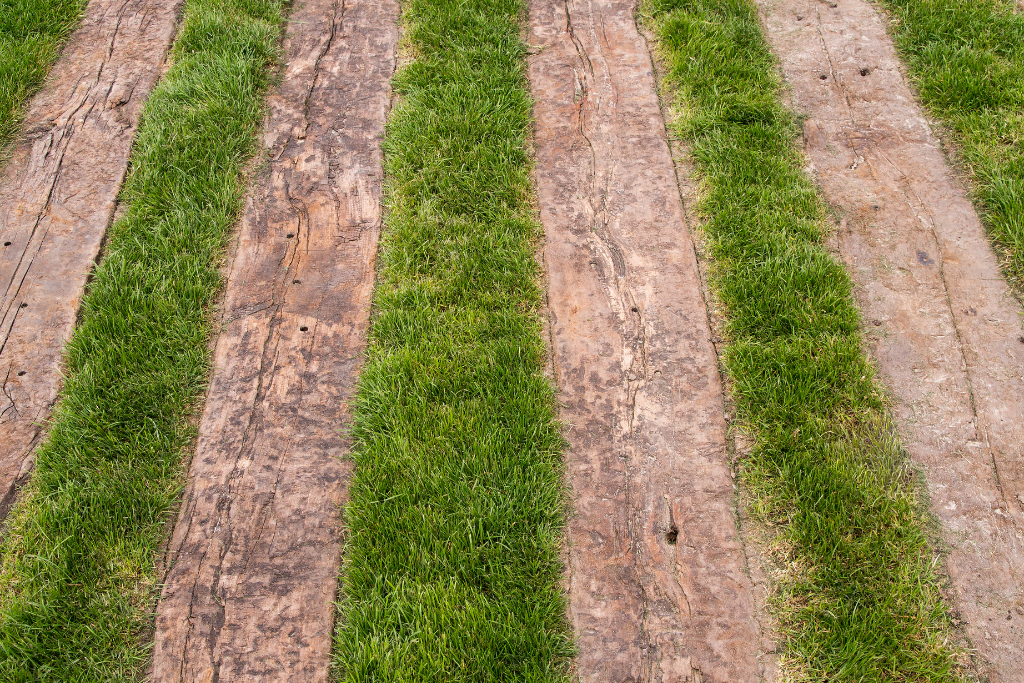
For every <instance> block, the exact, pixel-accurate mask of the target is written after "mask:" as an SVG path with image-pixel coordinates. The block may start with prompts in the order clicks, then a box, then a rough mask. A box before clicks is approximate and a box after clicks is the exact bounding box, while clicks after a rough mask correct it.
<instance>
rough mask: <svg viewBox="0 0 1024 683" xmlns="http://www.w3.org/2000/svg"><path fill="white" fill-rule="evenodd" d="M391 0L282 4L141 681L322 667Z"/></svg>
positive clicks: (363, 306) (243, 677)
mask: <svg viewBox="0 0 1024 683" xmlns="http://www.w3.org/2000/svg"><path fill="white" fill-rule="evenodd" d="M397 22H398V3H397V2H396V1H395V0H346V1H345V2H344V3H342V2H341V0H334V1H333V2H332V0H310V1H309V2H306V3H304V4H301V5H298V6H297V8H296V9H295V10H294V11H293V12H292V14H291V17H290V21H289V24H288V31H287V36H286V40H285V54H286V56H287V59H288V66H287V70H286V73H285V75H284V79H283V82H282V85H281V86H280V88H279V89H278V90H277V92H276V93H275V94H273V95H272V96H271V98H270V116H269V120H268V122H267V125H266V131H265V143H266V145H267V147H268V148H269V154H270V161H269V163H268V165H267V167H266V169H265V170H264V171H263V172H262V173H261V174H260V176H259V178H258V180H257V182H256V186H255V188H254V189H253V191H252V193H251V196H250V197H249V199H248V201H247V204H246V208H245V213H244V217H243V220H242V226H241V232H240V235H239V238H238V244H237V252H236V255H235V257H234V260H233V264H232V266H231V268H230V274H229V276H228V284H227V290H226V294H225V300H224V304H223V316H224V329H223V331H222V333H221V336H220V338H219V340H218V342H217V346H216V350H215V354H214V366H215V367H214V372H213V377H212V380H211V385H210V389H209V392H208V395H207V401H206V406H205V411H204V413H203V417H202V421H201V424H200V428H199V431H200V434H199V441H198V445H197V449H196V454H195V456H194V458H193V462H192V466H191V471H190V482H189V485H188V488H187V490H186V492H185V497H184V502H183V505H182V510H181V514H180V518H179V520H178V524H177V527H176V529H175V531H174V535H173V538H172V541H171V546H170V552H169V563H170V569H169V572H168V576H167V579H166V583H165V587H164V590H163V596H162V599H161V601H160V604H159V609H158V614H157V619H156V646H155V655H154V663H153V680H154V681H161V682H162V681H221V683H224V682H225V681H261V682H262V683H269V682H271V681H304V682H307V683H315V682H317V681H327V680H328V673H329V661H330V660H329V655H330V648H331V634H332V626H333V615H334V609H335V608H334V605H333V602H334V600H335V593H336V586H337V578H338V570H339V562H340V549H341V533H342V529H341V522H340V515H339V508H338V506H339V504H340V503H341V502H342V500H343V495H344V486H345V483H346V481H347V479H348V476H349V472H350V466H349V464H348V463H347V462H345V461H343V460H341V459H340V458H341V456H343V455H344V454H345V449H346V445H345V442H344V439H343V434H342V431H341V430H343V428H344V426H345V422H346V419H347V401H348V400H349V398H350V397H351V395H352V392H353V389H354V386H355V380H356V370H357V368H358V364H359V359H360V355H361V352H362V351H363V349H364V348H365V336H366V330H367V325H368V316H369V309H370V297H371V293H372V288H373V273H374V257H375V254H376V250H377V238H378V235H379V233H380V220H381V213H380V192H381V175H382V170H381V138H382V135H383V129H384V119H385V115H386V113H387V111H388V107H389V102H390V90H389V79H390V77H391V75H392V73H393V72H394V68H395V50H396V44H397V40H398V28H397Z"/></svg>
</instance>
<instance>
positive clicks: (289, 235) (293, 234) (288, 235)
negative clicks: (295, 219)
mask: <svg viewBox="0 0 1024 683" xmlns="http://www.w3.org/2000/svg"><path fill="white" fill-rule="evenodd" d="M285 237H287V238H288V239H291V238H293V237H295V233H294V232H290V233H288V234H287V235H285Z"/></svg>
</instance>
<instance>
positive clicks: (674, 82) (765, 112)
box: [644, 0, 960, 681]
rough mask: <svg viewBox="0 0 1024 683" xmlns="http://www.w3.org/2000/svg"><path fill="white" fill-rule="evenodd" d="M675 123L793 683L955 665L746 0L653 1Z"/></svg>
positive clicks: (907, 482)
mask: <svg viewBox="0 0 1024 683" xmlns="http://www.w3.org/2000/svg"><path fill="white" fill-rule="evenodd" d="M644 11H645V13H647V14H648V17H647V19H646V21H648V23H649V24H650V26H651V28H652V29H653V31H654V33H655V34H656V36H657V41H658V46H657V47H658V51H659V54H660V56H661V58H662V60H663V62H664V65H665V69H666V76H665V81H664V86H665V91H666V96H667V98H668V103H669V106H670V107H671V108H672V109H673V110H674V111H675V112H676V113H678V117H677V118H676V119H675V120H674V121H673V122H672V127H673V129H674V131H675V132H676V133H677V134H678V135H679V137H680V138H681V140H682V142H683V144H684V145H685V146H686V147H687V148H688V154H689V157H690V159H691V161H692V163H693V164H694V168H695V172H696V175H697V179H698V180H699V183H700V188H699V191H698V204H697V207H696V208H697V211H698V212H699V214H700V218H701V221H702V230H703V233H704V235H705V237H706V248H707V251H708V255H709V257H710V275H711V282H712V288H713V292H714V295H715V297H716V299H717V305H718V307H719V309H720V310H721V312H722V314H723V316H724V331H725V336H726V342H727V343H726V347H725V352H724V355H723V363H724V366H725V369H726V372H727V376H728V378H729V381H730V385H731V392H732V396H733V398H734V399H735V401H736V404H737V413H738V415H737V417H738V419H739V420H740V422H741V423H742V424H744V425H745V429H746V431H748V432H749V434H750V436H752V437H754V439H753V441H754V446H753V448H752V450H751V451H750V453H749V454H746V455H744V456H743V458H742V460H741V461H740V468H741V474H742V482H743V485H744V489H745V493H744V499H745V503H746V505H747V509H748V511H749V512H750V513H751V516H752V518H753V519H754V520H755V522H756V523H758V524H759V525H762V527H766V528H768V529H769V530H770V531H771V533H770V535H769V539H770V540H769V541H768V542H767V544H766V546H765V550H766V552H767V553H768V563H769V566H770V567H771V568H772V570H773V576H774V577H775V580H776V581H775V585H774V591H773V593H772V594H771V597H770V598H769V606H770V609H771V611H772V613H773V615H774V616H775V618H776V619H777V623H778V628H779V632H780V640H781V642H782V645H783V651H782V654H781V656H780V662H781V665H782V667H783V670H784V672H785V674H786V675H788V676H790V677H791V679H792V680H828V681H903V680H914V681H948V680H958V678H959V676H960V674H959V670H958V669H957V666H956V663H955V656H954V652H953V649H952V648H951V647H950V646H948V644H947V642H946V638H947V629H948V625H949V618H948V615H947V612H946V609H945V607H944V605H943V603H942V600H941V597H940V592H939V580H940V579H939V574H938V572H937V570H936V565H935V561H936V557H935V555H934V553H933V552H932V550H931V549H930V548H929V545H928V539H927V535H926V533H925V528H926V520H925V519H924V518H923V515H924V512H923V510H924V505H923V504H922V501H921V500H920V499H919V498H918V495H919V492H920V491H921V490H923V488H922V487H920V486H919V484H920V481H919V480H918V479H917V477H916V476H915V474H914V472H913V471H912V470H911V469H909V467H908V465H907V463H906V458H905V455H904V453H903V451H902V450H901V448H900V446H899V443H898V441H897V439H896V437H895V432H894V429H893V427H892V424H891V422H890V420H889V418H888V416H887V410H886V406H885V399H884V398H883V396H882V395H881V392H880V390H879V389H878V387H877V385H876V384H875V382H874V376H873V374H874V373H873V369H872V367H871V364H870V363H869V361H868V360H867V358H866V357H865V354H864V352H863V351H862V348H861V334H860V321H859V316H858V312H857V310H856V308H855V306H854V302H853V299H852V295H851V288H852V286H851V282H850V279H849V277H848V275H847V273H846V272H845V270H844V268H843V266H842V265H841V264H840V263H837V262H836V261H835V260H834V259H833V258H832V257H831V256H830V254H829V253H828V252H827V251H826V249H825V248H824V245H823V243H822V241H823V237H824V236H825V233H826V230H827V224H826V221H825V218H826V209H825V206H824V205H823V202H822V201H821V200H820V198H819V197H818V196H817V194H816V191H815V188H814V186H813V184H812V182H811V180H810V179H809V178H808V176H807V175H805V173H804V171H803V166H804V162H803V159H802V156H801V155H800V153H799V152H798V151H797V146H796V140H797V138H798V135H799V127H798V125H797V122H796V120H795V117H794V116H793V114H792V113H790V112H789V111H787V110H786V109H785V108H784V107H783V106H782V105H781V104H780V99H779V95H780V88H781V82H780V78H779V76H778V75H777V71H776V64H775V60H774V58H773V56H772V55H771V53H770V52H769V49H768V47H767V44H766V42H765V40H764V37H763V35H762V32H761V26H760V23H759V19H758V16H757V12H756V10H755V8H754V7H753V5H752V4H751V3H750V2H748V1H747V0H650V1H649V2H648V3H647V4H646V6H645V10H644Z"/></svg>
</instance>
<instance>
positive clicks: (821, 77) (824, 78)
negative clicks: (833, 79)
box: [818, 74, 828, 81]
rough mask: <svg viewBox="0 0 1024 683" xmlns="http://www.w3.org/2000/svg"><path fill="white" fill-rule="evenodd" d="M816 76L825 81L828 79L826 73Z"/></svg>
mask: <svg viewBox="0 0 1024 683" xmlns="http://www.w3.org/2000/svg"><path fill="white" fill-rule="evenodd" d="M818 78H820V79H821V80H823V81H827V80H828V74H821V75H820V76H818Z"/></svg>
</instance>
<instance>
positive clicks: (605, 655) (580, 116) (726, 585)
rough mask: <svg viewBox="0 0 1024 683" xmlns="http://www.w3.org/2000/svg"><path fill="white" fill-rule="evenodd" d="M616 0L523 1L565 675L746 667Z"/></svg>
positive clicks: (702, 365) (740, 610) (685, 330)
mask: <svg viewBox="0 0 1024 683" xmlns="http://www.w3.org/2000/svg"><path fill="white" fill-rule="evenodd" d="M634 9H635V5H634V3H633V2H632V1H631V0H592V1H589V2H574V1H573V0H570V1H569V2H567V3H566V2H562V1H561V0H533V1H532V2H531V3H530V35H529V42H530V46H531V53H532V57H531V59H530V64H529V75H530V81H531V86H532V89H533V96H534V99H535V101H536V105H535V110H534V111H535V116H536V150H537V186H538V192H539V198H540V212H541V219H542V221H543V224H544V229H545V232H546V235H547V246H546V249H545V252H544V259H545V263H546V267H547V271H548V278H549V285H548V286H549V290H548V291H549V294H548V299H549V305H550V317H551V344H552V346H553V356H554V360H553V367H554V372H555V376H556V381H557V383H558V387H559V390H560V400H561V402H562V404H563V406H564V408H563V413H562V418H563V419H564V420H565V421H567V422H568V423H569V428H568V431H567V436H568V439H569V442H570V445H571V449H570V451H569V453H568V455H567V460H568V472H569V480H570V483H571V487H572V493H573V497H574V502H575V516H574V518H573V519H572V521H571V523H570V529H569V545H568V564H569V574H570V575H569V584H568V586H569V593H570V611H571V618H572V620H573V622H574V624H575V629H576V635H577V643H578V649H579V657H578V660H577V666H578V670H579V675H580V678H581V680H583V681H608V682H610V683H611V682H614V683H622V682H623V681H645V682H646V681H655V682H656V681H666V682H668V681H673V682H682V681H703V682H704V683H708V682H709V681H721V682H723V683H725V682H726V681H728V682H730V683H739V682H742V681H756V680H758V679H759V676H760V671H761V668H762V663H761V662H759V629H758V626H757V624H756V622H755V621H754V618H753V611H754V607H753V600H752V597H751V585H750V580H749V579H748V577H747V576H746V574H745V573H744V554H743V549H742V547H741V544H740V541H739V539H738V536H737V532H736V519H735V516H734V512H733V509H732V501H733V495H734V491H733V481H732V478H731V473H730V469H729V462H728V456H727V452H726V439H725V430H726V424H725V419H724V406H723V395H722V384H721V380H720V378H719V375H718V369H717V362H716V357H715V351H714V348H713V346H712V342H711V331H710V327H709V323H708V318H707V311H706V308H705V305H704V301H703V297H702V292H701V283H700V278H699V273H698V270H697V261H696V256H695V253H694V248H693V245H692V243H691V239H690V235H689V233H688V230H687V227H686V224H685V220H684V214H683V207H682V203H681V199H680V194H679V188H678V186H677V183H676V177H675V171H674V168H673V163H672V159H671V157H670V153H669V149H668V145H667V143H666V138H665V126H664V122H663V120H662V116H661V111H660V108H659V104H658V99H657V95H656V91H655V80H654V76H653V74H652V62H651V57H650V54H649V52H648V48H647V45H646V43H645V41H644V40H643V38H642V37H641V36H640V35H639V34H638V32H637V29H636V25H635V23H634Z"/></svg>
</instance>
